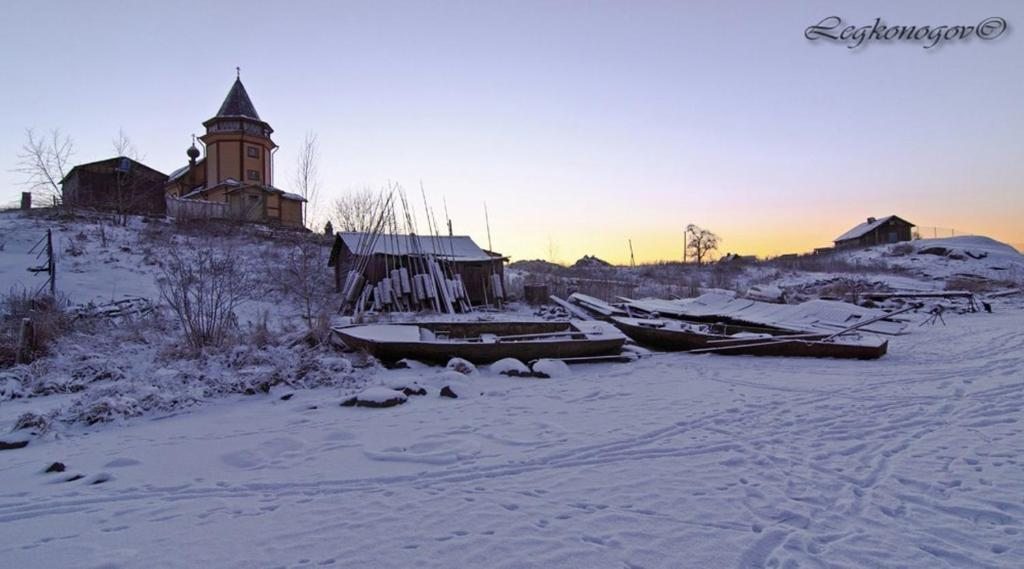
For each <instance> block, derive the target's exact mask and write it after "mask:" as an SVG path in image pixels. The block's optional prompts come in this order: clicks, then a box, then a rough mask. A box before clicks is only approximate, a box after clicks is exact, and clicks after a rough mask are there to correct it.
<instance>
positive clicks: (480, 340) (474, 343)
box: [333, 320, 626, 364]
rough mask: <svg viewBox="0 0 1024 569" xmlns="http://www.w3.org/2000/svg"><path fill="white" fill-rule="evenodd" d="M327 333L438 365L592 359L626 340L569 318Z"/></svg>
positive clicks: (391, 355) (393, 356)
mask: <svg viewBox="0 0 1024 569" xmlns="http://www.w3.org/2000/svg"><path fill="white" fill-rule="evenodd" d="M333 333H334V335H335V336H336V337H337V338H338V339H339V340H341V341H342V342H344V344H345V345H346V346H348V347H350V348H352V349H354V350H363V351H365V352H367V353H369V354H370V355H372V356H375V357H377V358H378V359H381V360H383V361H389V362H393V361H397V360H400V359H403V358H407V359H411V360H419V361H425V362H433V363H442V364H443V363H446V362H448V360H450V359H451V358H456V357H458V358H463V359H466V360H469V361H471V362H473V363H490V362H494V361H497V360H500V359H502V358H515V359H517V360H520V361H525V362H528V361H532V360H537V359H541V358H557V359H579V358H594V357H600V356H609V355H615V354H618V353H619V351H620V349H621V348H622V345H623V343H625V341H626V337H625V336H624V335H623V334H622V333H621V332H620V331H619V330H617V329H616V328H615V327H614V326H611V325H609V324H608V323H605V322H593V321H575V320H573V321H568V322H498V321H495V322H416V323H410V324H364V325H355V326H344V327H339V328H334V329H333Z"/></svg>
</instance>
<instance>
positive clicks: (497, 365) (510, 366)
mask: <svg viewBox="0 0 1024 569" xmlns="http://www.w3.org/2000/svg"><path fill="white" fill-rule="evenodd" d="M490 370H491V371H492V372H494V373H499V374H501V375H507V376H510V377H530V376H531V375H532V374H531V373H530V368H529V367H527V366H526V364H524V363H523V362H521V361H519V360H517V359H515V358H505V359H502V360H498V361H496V362H494V363H493V364H491V367H490Z"/></svg>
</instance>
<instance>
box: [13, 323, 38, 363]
mask: <svg viewBox="0 0 1024 569" xmlns="http://www.w3.org/2000/svg"><path fill="white" fill-rule="evenodd" d="M33 336H35V334H33V330H32V319H31V318H22V319H21V328H20V329H19V330H18V348H17V350H16V351H15V354H14V363H15V364H23V363H28V357H29V355H30V353H31V351H32V350H31V349H32V344H34V343H35V342H34V341H33V340H34V338H33Z"/></svg>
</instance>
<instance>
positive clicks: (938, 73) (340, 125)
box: [0, 0, 1024, 261]
mask: <svg viewBox="0 0 1024 569" xmlns="http://www.w3.org/2000/svg"><path fill="white" fill-rule="evenodd" d="M4 12H5V13H4V18H3V23H2V24H0V31H2V33H0V53H2V54H3V56H2V58H0V76H2V77H4V88H3V89H2V90H0V104H2V107H3V109H4V112H3V113H2V114H0V164H2V165H3V166H4V167H3V168H0V202H9V201H12V200H14V199H15V198H16V197H17V193H18V192H19V191H20V190H21V188H20V187H18V183H19V182H20V181H21V177H20V176H19V175H18V174H15V173H12V172H11V169H13V168H14V166H15V161H16V154H17V152H18V148H19V146H20V145H21V143H22V142H23V138H24V135H23V130H24V128H26V127H35V128H37V129H40V130H46V129H50V128H54V127H60V128H62V129H63V130H64V131H65V132H67V133H68V134H70V135H71V136H72V137H73V138H74V140H75V143H76V147H77V154H76V162H87V161H91V160H96V159H101V158H105V157H108V156H110V155H112V150H111V144H110V140H111V139H112V138H113V137H114V136H115V135H116V133H117V131H118V128H123V129H124V130H125V132H127V133H128V134H129V135H130V136H131V137H132V139H133V140H134V142H135V144H136V146H137V147H138V148H139V150H140V152H141V153H142V154H144V156H145V162H146V163H148V164H149V165H151V166H153V167H155V168H157V169H160V170H162V171H164V172H170V171H171V170H173V169H175V168H177V167H178V166H180V165H182V164H184V163H185V160H186V157H185V154H184V151H185V148H186V147H187V146H188V144H189V141H190V139H189V135H190V134H191V133H193V132H195V133H196V134H199V133H201V131H202V126H201V123H202V121H203V120H205V119H207V118H209V117H210V116H212V115H213V114H214V113H215V112H216V110H217V108H218V106H219V105H220V103H221V100H222V99H223V97H224V95H225V94H226V93H227V90H228V88H229V87H230V85H231V82H232V80H233V79H234V68H235V66H236V65H239V66H241V67H242V80H243V82H244V83H245V85H246V87H247V89H248V91H249V94H250V95H251V97H252V99H253V102H254V104H255V105H256V108H257V110H258V111H259V113H260V115H261V117H262V118H263V119H264V120H267V121H268V122H270V123H271V125H272V126H273V127H274V129H275V131H276V132H275V136H274V138H275V141H276V142H277V143H278V144H279V145H280V146H281V149H280V151H279V152H278V153H277V165H276V168H277V177H276V180H275V184H276V185H277V186H279V187H282V188H285V189H288V188H289V186H291V183H290V180H291V177H292V175H291V172H292V170H293V165H294V162H295V152H296V151H297V150H298V147H299V145H300V143H301V140H302V138H303V135H304V133H305V131H307V130H313V131H316V132H317V133H318V134H319V137H320V140H321V145H322V149H321V151H322V170H323V181H324V184H325V190H324V195H325V197H326V198H327V199H330V198H332V197H334V196H337V195H339V194H340V193H342V192H344V191H346V190H349V189H352V188H361V187H364V186H372V187H379V186H381V185H383V184H384V183H386V182H387V181H389V180H393V181H396V182H399V183H401V184H403V185H404V186H406V187H407V188H409V189H410V190H413V189H415V190H417V191H418V187H419V183H420V181H421V180H422V182H423V184H424V185H425V187H426V189H427V191H428V194H429V196H430V197H431V199H432V200H433V202H434V205H435V207H436V208H437V209H440V207H441V198H442V196H444V198H445V199H446V200H447V203H448V208H449V210H450V212H451V215H452V218H453V220H454V225H455V230H456V232H459V233H469V234H471V235H473V236H474V237H476V238H478V241H480V242H482V243H483V242H486V233H485V228H484V219H483V205H482V204H483V201H484V200H486V201H487V203H488V207H489V209H490V217H491V228H492V234H493V237H494V247H495V248H496V249H498V250H501V251H503V252H506V253H509V254H511V255H513V257H515V258H530V257H546V256H548V255H549V252H550V251H551V249H554V252H555V256H556V257H558V258H559V259H561V260H565V261H571V260H573V259H575V258H577V257H579V256H581V255H583V254H585V253H591V254H597V255H599V256H602V257H605V258H609V259H611V260H618V261H621V260H623V259H625V258H626V256H627V255H628V251H627V249H626V240H627V239H629V238H632V239H633V244H634V247H635V248H636V249H637V254H638V257H639V258H640V259H642V260H651V259H657V258H673V257H676V256H678V250H679V249H681V238H680V237H679V235H680V232H681V228H682V226H684V225H685V224H686V223H689V222H695V223H699V224H702V225H705V226H707V227H710V228H711V229H713V230H716V231H717V232H718V233H720V234H721V235H722V237H723V238H724V239H725V243H724V245H723V247H724V249H726V250H730V251H733V250H738V251H741V252H756V253H760V254H767V253H783V252H788V251H790V250H806V249H809V248H811V247H814V246H818V245H823V244H827V243H828V242H829V241H830V240H831V238H833V237H834V236H836V235H838V234H839V233H842V232H843V231H845V230H846V229H847V228H848V226H852V225H855V224H856V223H858V222H860V221H862V218H864V217H866V216H868V215H885V214H888V213H898V214H900V215H902V216H904V217H906V218H907V219H910V220H911V221H913V222H915V223H917V224H919V225H927V226H933V225H934V226H943V227H953V228H957V229H958V230H961V231H972V232H978V233H984V234H990V235H992V236H994V237H997V238H1000V239H1003V240H1006V241H1011V242H1015V243H1020V242H1024V229H1022V228H1021V224H1020V219H1021V216H1022V214H1024V198H1022V194H1021V191H1020V190H1021V180H1022V175H1024V160H1022V157H1024V137H1022V136H1021V133H1022V127H1024V111H1022V109H1021V101H1022V100H1024V43H1022V37H1021V35H1020V34H1019V33H1017V30H1016V29H1015V27H1016V26H1017V25H1024V3H1022V2H1013V1H1006V2H986V1H975V2H957V3H954V2H948V3H939V2H899V3H893V2H787V3H782V2H700V3H697V2H692V3H691V2H687V3H684V2H645V1H640V2H626V1H620V2H575V1H574V2H570V1H562V2H488V1H481V2H358V3H357V2H290V3H284V2H276V3H273V2H260V1H256V0H247V1H245V2H170V1H167V2H160V3H155V2H154V3H149V2H104V1H100V2H33V3H28V2H17V3H14V2H12V3H8V4H6V5H5V6H4ZM830 15H838V16H841V17H842V18H843V19H844V20H846V21H847V22H849V23H852V24H856V25H867V24H870V23H871V22H872V21H873V20H874V18H875V17H877V16H880V17H882V18H883V19H884V20H885V21H886V22H887V23H889V24H908V25H925V24H931V25H940V24H949V25H954V24H962V25H975V24H976V23H978V22H980V21H981V20H983V19H984V18H986V17H990V16H1000V17H1003V18H1005V19H1006V20H1007V21H1008V22H1009V25H1010V29H1009V30H1008V32H1007V33H1006V34H1005V35H1004V36H1003V37H1002V38H1000V39H999V40H996V41H992V42H983V41H978V40H974V41H970V42H964V43H952V44H949V45H946V46H944V47H941V48H939V49H934V50H924V49H922V48H921V47H920V45H918V44H905V43H904V44H888V45H887V44H871V45H867V46H866V47H864V48H862V49H859V50H853V51H851V50H848V49H846V48H845V47H844V46H841V45H836V44H825V43H823V42H816V43H812V42H809V41H808V40H807V39H805V38H804V35H803V31H804V29H805V28H806V27H807V26H809V25H811V24H813V23H816V22H818V21H820V20H821V19H822V18H824V17H826V16H830ZM551 244H553V247H551Z"/></svg>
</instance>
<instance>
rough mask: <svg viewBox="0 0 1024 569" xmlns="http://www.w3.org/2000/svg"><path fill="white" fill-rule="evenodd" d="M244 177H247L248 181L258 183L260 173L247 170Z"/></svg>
mask: <svg viewBox="0 0 1024 569" xmlns="http://www.w3.org/2000/svg"><path fill="white" fill-rule="evenodd" d="M246 177H248V178H249V179H250V180H256V181H259V179H260V171H259V170H248V171H247V172H246Z"/></svg>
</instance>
